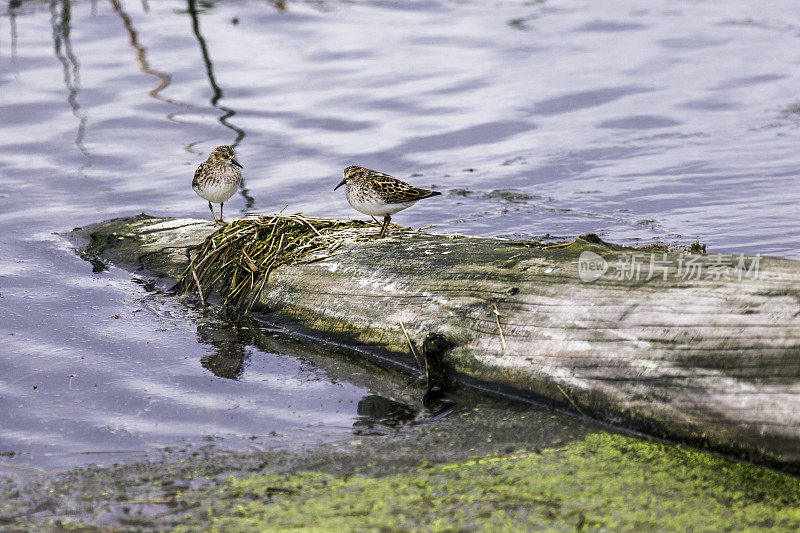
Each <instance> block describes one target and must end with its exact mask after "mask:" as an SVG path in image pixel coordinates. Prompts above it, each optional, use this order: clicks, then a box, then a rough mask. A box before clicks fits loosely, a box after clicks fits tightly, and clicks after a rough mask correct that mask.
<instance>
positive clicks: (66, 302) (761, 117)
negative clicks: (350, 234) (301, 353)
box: [0, 0, 800, 466]
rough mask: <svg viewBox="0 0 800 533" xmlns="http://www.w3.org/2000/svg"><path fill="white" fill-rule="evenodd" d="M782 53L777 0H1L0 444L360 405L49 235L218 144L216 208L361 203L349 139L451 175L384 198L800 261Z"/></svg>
mask: <svg viewBox="0 0 800 533" xmlns="http://www.w3.org/2000/svg"><path fill="white" fill-rule="evenodd" d="M798 65H800V7H799V6H798V4H797V3H796V2H790V1H785V0H784V1H775V2H770V3H767V4H764V3H754V2H747V1H744V0H740V1H731V2H726V3H725V4H724V6H723V5H721V4H719V3H716V2H675V3H671V4H669V5H666V6H662V5H657V4H654V3H652V2H645V1H639V2H635V1H634V2H632V1H627V0H626V1H610V2H590V1H583V2H574V1H573V2H564V1H546V2H545V1H524V2H523V1H502V0H498V1H494V2H485V1H483V0H480V1H479V0H474V1H470V0H462V1H455V0H428V1H424V0H420V1H396V2H344V1H335V2H333V1H332V2H327V1H310V2H291V1H290V2H287V3H286V4H285V5H284V4H283V2H274V3H272V4H270V3H266V2H250V1H240V2H224V3H215V2H203V3H196V2H194V1H193V0H192V1H188V2H173V1H159V2H146V1H142V2H133V1H129V2H125V3H122V2H120V1H119V0H110V1H109V2H102V1H95V2H73V3H72V4H70V3H69V2H68V1H67V0H59V1H53V2H33V1H23V2H20V1H19V0H12V1H11V2H10V3H9V4H7V5H6V6H4V7H2V8H0V94H1V95H2V98H1V99H0V230H2V231H1V232H0V335H2V343H1V344H0V453H5V454H6V456H5V457H0V459H2V460H3V462H15V461H16V462H17V463H18V464H30V465H39V466H69V465H73V464H80V463H82V462H89V461H101V459H99V458H98V457H99V456H98V455H97V453H92V454H84V453H83V452H103V453H105V452H119V453H121V452H128V451H129V452H131V453H133V454H137V453H144V452H146V451H147V450H149V449H153V448H154V447H158V446H167V445H173V444H175V443H189V444H202V443H203V442H206V441H207V440H208V439H211V440H213V441H215V442H216V441H219V439H222V441H224V443H230V442H233V441H236V442H239V441H246V440H247V439H249V438H250V437H251V436H256V437H257V440H258V443H259V444H258V445H262V444H263V445H268V444H270V443H271V442H272V441H282V440H283V441H285V440H287V439H288V440H289V441H291V442H306V441H308V442H310V441H314V440H317V439H320V438H335V437H337V436H341V435H343V434H347V433H349V432H350V431H352V426H353V424H356V425H357V424H358V420H359V414H358V408H357V405H358V402H359V401H361V400H363V399H365V398H367V399H369V398H373V395H372V394H373V391H371V390H369V387H365V386H363V385H355V384H349V383H348V382H345V381H341V380H333V381H332V380H331V379H330V376H329V374H328V372H327V371H326V370H324V369H320V368H319V367H318V366H316V365H315V364H311V363H308V362H304V361H303V360H301V359H298V358H296V357H294V355H292V354H293V352H292V349H291V347H290V348H286V347H285V346H283V347H282V346H277V345H276V346H259V345H258V343H255V344H254V343H253V342H252V339H249V338H248V337H247V335H244V337H243V336H242V335H241V333H237V331H238V330H237V328H236V327H234V326H232V325H230V324H225V323H218V322H216V321H214V320H213V319H208V318H202V317H201V316H200V315H199V314H198V313H196V312H195V311H194V310H192V309H191V308H187V307H186V306H185V305H184V302H180V301H175V300H172V299H170V298H168V297H165V296H162V295H160V294H159V293H158V291H154V290H152V287H150V286H148V283H147V282H146V281H145V280H140V281H139V282H137V280H136V279H133V280H132V277H131V275H130V274H129V273H127V272H124V271H121V270H117V269H113V268H112V269H111V270H109V271H106V272H101V273H93V272H92V270H91V266H90V265H89V264H87V263H85V262H83V261H81V260H80V259H79V258H78V257H76V256H75V254H74V252H73V250H72V249H71V247H70V246H69V244H68V243H66V242H65V241H64V240H63V239H62V238H61V237H59V236H58V234H59V233H61V232H64V231H67V230H69V229H70V228H72V227H74V226H81V225H85V224H89V223H93V222H97V221H100V220H103V219H106V218H110V217H116V216H123V215H132V214H136V213H139V212H142V211H146V212H148V213H150V214H155V215H165V216H196V217H207V216H208V215H209V213H208V210H207V206H206V204H205V202H203V201H202V200H200V199H199V198H197V197H196V196H195V194H194V193H193V192H192V191H191V189H190V186H189V184H190V181H191V177H192V173H193V170H194V168H195V167H196V166H197V164H198V163H199V162H200V161H202V160H203V159H204V158H205V157H206V155H207V154H208V152H209V151H210V150H211V149H212V148H213V147H214V146H216V145H218V144H223V143H229V144H236V146H237V152H238V159H239V161H240V162H241V163H242V164H243V165H244V166H245V180H246V183H245V188H244V189H243V190H242V193H241V195H240V196H238V197H234V198H233V199H231V201H230V202H229V203H228V204H227V209H226V213H228V214H229V216H233V215H234V214H235V213H236V212H237V211H238V213H240V214H241V213H244V212H271V211H274V210H280V209H281V208H283V207H284V206H286V205H288V206H289V207H288V209H289V210H290V211H295V210H303V211H305V212H307V213H310V214H314V215H333V216H342V217H347V216H354V215H355V213H353V212H352V211H351V210H350V208H349V206H348V205H347V204H346V202H345V201H344V198H343V196H342V195H340V194H338V192H337V193H333V192H332V190H331V189H332V188H333V187H334V186H335V185H336V184H337V183H338V181H339V180H340V173H341V169H342V168H343V167H344V166H346V165H348V164H353V163H356V164H361V165H364V166H368V167H372V168H376V169H380V170H383V171H386V172H389V173H391V174H394V175H397V176H398V177H401V178H408V179H409V180H410V181H413V182H415V183H417V184H419V185H423V186H435V187H437V188H438V189H439V190H442V191H443V192H444V193H445V195H444V196H442V197H439V198H437V199H434V200H429V201H425V202H421V203H420V204H419V205H418V206H416V207H414V208H413V209H410V210H408V211H404V212H403V213H401V214H399V215H397V216H396V217H395V218H396V220H397V222H399V223H406V224H411V225H418V226H422V225H428V224H438V225H439V228H440V229H443V230H447V231H457V232H462V233H469V234H480V235H508V234H518V235H522V236H531V235H533V236H542V235H546V234H550V235H558V236H569V235H576V234H579V233H582V232H585V231H595V232H599V233H601V234H603V235H604V236H605V237H607V238H608V239H610V240H614V241H624V242H632V241H635V240H644V241H650V240H654V239H660V240H663V241H666V242H682V243H688V242H689V241H690V240H694V239H695V238H698V237H699V238H700V239H701V241H702V242H704V243H706V244H708V245H709V247H710V248H712V249H716V250H725V251H731V252H736V253H738V252H746V253H762V254H772V255H780V256H785V257H792V258H797V259H800V252H798V250H797V247H796V242H797V240H798V236H800V223H798V221H797V212H798V210H797V204H798V201H799V200H800V185H799V184H798V180H797V174H798V161H797V160H798V156H797V153H798V151H797V147H798V137H800V130H798V125H800V95H798V93H797V87H798V86H800V84H799V83H798V82H800V79H798V78H800V70H799V69H798ZM220 346H222V348H220ZM281 350H286V351H287V353H288V355H274V352H276V351H278V352H280V351H281ZM219 353H227V354H229V355H228V356H224V357H222V360H223V363H224V364H222V363H219V360H215V359H214V358H215V354H219ZM231 353H232V354H234V355H232V356H231V355H230V354H231ZM217 357H220V356H217ZM215 361H217V362H215ZM231 361H233V362H232V363H231ZM237 361H239V362H240V363H237ZM220 365H221V366H220ZM220 368H223V370H222V371H220ZM225 372H228V374H229V375H225ZM271 433H272V434H271ZM283 435H288V437H283ZM11 452H13V453H15V454H17V455H15V456H14V457H9V455H10V453H11ZM115 458H116V456H115Z"/></svg>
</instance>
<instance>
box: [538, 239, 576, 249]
mask: <svg viewBox="0 0 800 533" xmlns="http://www.w3.org/2000/svg"><path fill="white" fill-rule="evenodd" d="M574 243H575V241H569V242H560V243H558V244H551V245H550V246H543V247H542V250H547V249H548V248H563V247H564V246H569V245H570V244H574Z"/></svg>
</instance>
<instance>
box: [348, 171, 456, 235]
mask: <svg viewBox="0 0 800 533" xmlns="http://www.w3.org/2000/svg"><path fill="white" fill-rule="evenodd" d="M342 185H344V191H345V195H346V196H347V201H348V202H350V205H351V206H352V207H353V209H355V210H356V211H360V212H362V213H364V214H365V215H370V216H383V227H382V228H381V232H380V234H378V238H379V239H380V238H381V237H383V236H384V235H385V234H386V228H387V227H388V226H389V222H390V221H391V220H392V215H393V214H395V213H397V212H398V211H402V210H403V209H405V208H407V207H411V206H412V205H414V204H415V203H416V202H417V201H418V200H422V199H423V198H430V197H431V196H437V195H439V194H442V193H440V192H439V191H429V190H428V189H420V188H419V187H414V186H412V185H409V184H408V183H406V182H404V181H400V180H399V179H397V178H395V177H392V176H390V175H389V174H384V173H383V172H378V171H376V170H370V169H368V168H364V167H358V166H355V165H352V166H349V167H347V168H346V169H344V179H343V180H342V182H341V183H340V184H339V185H337V186H336V187H334V188H333V190H334V191H335V190H336V189H338V188H339V187H341V186H342Z"/></svg>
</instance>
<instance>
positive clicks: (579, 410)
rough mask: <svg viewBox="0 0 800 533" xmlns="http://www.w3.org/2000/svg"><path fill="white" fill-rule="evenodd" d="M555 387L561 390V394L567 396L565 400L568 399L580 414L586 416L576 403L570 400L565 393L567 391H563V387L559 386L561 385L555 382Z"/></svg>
mask: <svg viewBox="0 0 800 533" xmlns="http://www.w3.org/2000/svg"><path fill="white" fill-rule="evenodd" d="M556 387H558V390H560V391H561V394H563V395H564V396H565V397H566V398H567V400H569V403H571V404H572V407H574V408H575V409H576V410H577V411H578V412H579V413H580V414H581V416H586V414H585V413H584V412H583V411H581V408H580V407H578V404H577V403H575V402H573V401H572V398H570V397H569V394H567V391H565V390H564V389H562V388H561V385H559V384H558V383H556Z"/></svg>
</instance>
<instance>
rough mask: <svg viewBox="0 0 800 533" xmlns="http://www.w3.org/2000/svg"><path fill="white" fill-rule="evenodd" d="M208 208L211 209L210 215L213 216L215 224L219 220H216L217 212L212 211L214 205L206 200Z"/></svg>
mask: <svg viewBox="0 0 800 533" xmlns="http://www.w3.org/2000/svg"><path fill="white" fill-rule="evenodd" d="M208 208H209V209H211V216H212V217H214V225H215V226H216V225H217V224H219V221H218V220H217V214H216V213H215V212H214V206H213V205H211V202H208Z"/></svg>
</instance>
